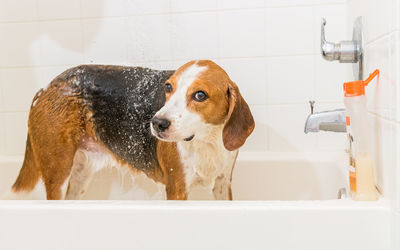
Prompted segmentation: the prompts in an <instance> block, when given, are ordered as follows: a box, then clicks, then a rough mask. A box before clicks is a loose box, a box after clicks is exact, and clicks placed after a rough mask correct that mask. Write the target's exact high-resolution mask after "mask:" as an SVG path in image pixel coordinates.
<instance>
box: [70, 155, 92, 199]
mask: <svg viewBox="0 0 400 250" xmlns="http://www.w3.org/2000/svg"><path fill="white" fill-rule="evenodd" d="M89 154H90V153H88V152H87V151H85V150H82V149H78V151H77V152H76V153H75V157H74V163H73V165H72V172H71V177H70V179H69V184H68V189H67V193H66V196H65V199H66V200H79V199H80V198H81V197H82V195H83V194H84V193H85V192H86V189H87V187H88V185H89V183H90V181H91V179H92V177H93V174H94V172H95V171H94V168H93V167H92V166H91V162H90V155H89Z"/></svg>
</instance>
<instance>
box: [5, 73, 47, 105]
mask: <svg viewBox="0 0 400 250" xmlns="http://www.w3.org/2000/svg"><path fill="white" fill-rule="evenodd" d="M1 71H2V73H1V76H0V88H1V89H2V92H3V98H4V99H3V103H4V106H3V107H4V110H5V111H29V108H30V105H31V103H32V99H33V96H34V95H35V93H36V92H37V91H38V90H39V88H40V87H39V84H38V82H39V79H38V75H37V73H36V71H35V69H34V68H9V69H3V70H1Z"/></svg>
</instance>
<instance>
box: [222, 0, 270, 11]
mask: <svg viewBox="0 0 400 250" xmlns="http://www.w3.org/2000/svg"><path fill="white" fill-rule="evenodd" d="M264 6H265V0H251V1H247V0H218V9H245V8H260V7H264Z"/></svg>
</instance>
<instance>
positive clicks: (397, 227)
mask: <svg viewBox="0 0 400 250" xmlns="http://www.w3.org/2000/svg"><path fill="white" fill-rule="evenodd" d="M392 223H393V228H394V229H393V232H392V239H393V241H394V242H393V249H400V237H399V235H400V213H399V211H395V212H393V220H392Z"/></svg>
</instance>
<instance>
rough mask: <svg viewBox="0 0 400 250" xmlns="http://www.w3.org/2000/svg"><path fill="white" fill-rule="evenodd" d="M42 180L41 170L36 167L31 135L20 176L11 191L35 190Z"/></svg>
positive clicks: (27, 141)
mask: <svg viewBox="0 0 400 250" xmlns="http://www.w3.org/2000/svg"><path fill="white" fill-rule="evenodd" d="M39 178H40V172H39V168H38V167H37V166H36V163H35V157H34V153H33V150H32V144H31V139H30V135H29V132H28V138H27V140H26V149H25V159H24V163H23V164H22V168H21V170H20V171H19V175H18V177H17V180H16V181H15V183H14V185H13V186H12V188H11V190H12V191H13V192H21V191H25V192H29V191H31V190H32V189H34V188H35V186H36V184H37V182H38V181H39Z"/></svg>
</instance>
